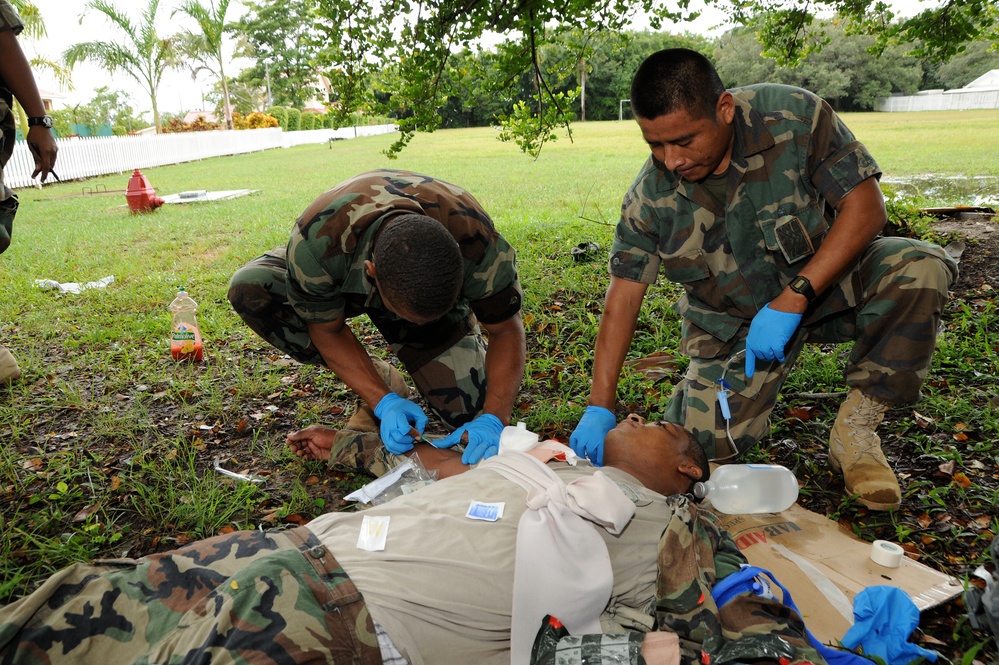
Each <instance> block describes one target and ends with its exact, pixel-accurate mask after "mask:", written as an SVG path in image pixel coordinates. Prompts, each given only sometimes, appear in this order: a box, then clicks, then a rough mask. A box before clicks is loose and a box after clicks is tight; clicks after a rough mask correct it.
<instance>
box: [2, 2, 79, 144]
mask: <svg viewBox="0 0 999 665" xmlns="http://www.w3.org/2000/svg"><path fill="white" fill-rule="evenodd" d="M11 4H12V5H13V6H14V9H16V10H17V13H18V14H19V15H20V17H21V22H22V23H24V30H23V31H22V32H21V38H22V39H23V38H25V37H27V38H28V40H29V41H33V40H35V39H40V38H42V37H45V36H46V35H47V34H48V33H47V32H46V30H45V19H43V18H42V13H41V11H40V10H39V9H38V5H36V4H34V3H33V2H31V0H11ZM28 64H29V65H31V69H32V70H34V71H37V70H39V69H47V70H49V71H50V72H52V73H53V74H54V75H55V78H56V82H57V83H58V84H59V86H60V88H63V89H69V90H72V89H73V84H72V79H71V76H70V74H71V70H70V68H69V67H66V66H65V65H63V64H62V63H60V62H56V61H55V60H51V59H49V58H46V57H44V56H41V55H34V56H33V57H31V58H30V59H29V60H28ZM14 109H15V112H16V113H17V121H18V124H19V125H20V126H21V127H22V128H26V127H27V126H28V124H27V123H28V116H27V114H26V113H25V112H24V109H23V108H22V107H21V104H20V102H17V100H15V104H14Z"/></svg>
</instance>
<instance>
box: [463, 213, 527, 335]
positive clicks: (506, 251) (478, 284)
mask: <svg viewBox="0 0 999 665" xmlns="http://www.w3.org/2000/svg"><path fill="white" fill-rule="evenodd" d="M462 296H464V297H465V298H466V299H467V300H468V302H469V305H470V306H471V308H472V311H473V312H475V316H476V317H477V318H478V319H479V321H481V322H482V323H485V324H490V323H499V322H500V321H505V320H506V319H509V318H510V317H511V316H513V315H514V314H516V313H517V312H519V311H520V307H521V304H522V301H523V291H522V290H521V287H520V279H519V278H518V276H517V253H516V251H515V250H514V249H513V247H512V246H511V245H510V243H509V242H507V240H506V238H504V237H503V236H501V235H500V234H499V233H495V232H494V233H493V234H492V238H491V242H489V243H487V245H486V247H485V250H484V251H483V253H482V254H481V256H480V257H479V259H478V260H477V261H476V262H475V263H474V264H466V266H465V283H464V285H463V286H462Z"/></svg>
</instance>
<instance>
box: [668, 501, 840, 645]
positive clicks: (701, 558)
mask: <svg viewBox="0 0 999 665" xmlns="http://www.w3.org/2000/svg"><path fill="white" fill-rule="evenodd" d="M667 501H669V502H671V503H672V504H673V508H674V511H673V518H672V519H671V520H670V522H669V524H667V526H666V529H665V531H663V535H662V538H661V539H660V541H659V579H658V587H657V591H656V594H657V598H658V602H657V604H656V621H657V626H658V629H659V630H670V631H673V632H675V633H677V634H678V635H679V636H680V637H681V639H683V640H690V641H692V642H695V643H700V644H701V650H702V652H703V653H704V654H706V656H707V660H706V661H704V662H712V663H714V662H746V661H754V660H758V659H767V660H775V661H780V662H786V663H788V664H794V663H808V662H811V663H824V662H825V661H824V660H823V659H822V658H821V656H819V655H818V653H817V652H816V651H815V650H814V649H813V648H812V647H811V645H810V643H809V641H808V636H807V634H806V632H805V625H804V622H803V621H802V619H801V617H800V616H799V615H798V613H797V612H794V611H793V610H791V609H790V608H789V607H787V606H785V605H784V604H783V603H782V602H780V601H779V600H776V599H773V598H770V599H768V598H763V597H759V596H755V595H753V594H750V593H744V594H740V595H738V596H736V597H735V598H733V599H732V600H730V601H729V602H728V603H726V604H725V606H724V607H723V608H722V609H721V610H719V608H718V606H717V605H716V604H715V601H714V599H713V598H712V596H711V590H712V588H713V586H714V584H715V583H716V582H717V581H718V580H721V579H724V578H725V577H726V576H728V575H730V574H732V573H734V572H735V571H737V570H738V569H739V566H741V565H742V564H743V563H746V559H745V557H744V556H743V555H742V554H741V553H740V552H739V549H738V547H737V546H736V544H735V542H734V541H733V540H732V537H731V536H730V535H729V534H728V533H727V532H726V531H724V530H723V529H722V528H721V527H720V526H719V525H718V523H717V518H715V516H714V515H712V514H711V513H710V512H709V511H707V510H704V509H702V508H700V506H698V505H696V504H693V503H692V502H691V501H690V500H689V498H688V497H686V496H675V497H670V498H669V499H667Z"/></svg>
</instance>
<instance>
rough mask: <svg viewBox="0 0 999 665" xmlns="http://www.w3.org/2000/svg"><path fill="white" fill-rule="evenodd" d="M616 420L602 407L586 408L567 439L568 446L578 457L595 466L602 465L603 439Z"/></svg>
mask: <svg viewBox="0 0 999 665" xmlns="http://www.w3.org/2000/svg"><path fill="white" fill-rule="evenodd" d="M616 424H617V418H615V417H614V414H613V413H611V412H610V411H608V410H607V409H605V408H604V407H602V406H588V407H586V411H583V417H582V418H580V419H579V424H578V425H576V429H574V430H572V436H570V437H569V446H570V447H571V448H572V451H573V452H574V453H576V454H577V455H579V456H580V457H585V458H586V459H588V460H590V461H591V462H593V463H594V464H596V465H597V466H603V465H604V437H606V436H607V432H609V431H611V430H612V429H614V425H616Z"/></svg>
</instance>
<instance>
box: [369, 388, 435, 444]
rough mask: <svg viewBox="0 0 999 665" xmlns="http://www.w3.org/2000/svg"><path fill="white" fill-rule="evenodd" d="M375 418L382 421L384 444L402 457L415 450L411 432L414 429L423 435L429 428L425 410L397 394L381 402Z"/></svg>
mask: <svg viewBox="0 0 999 665" xmlns="http://www.w3.org/2000/svg"><path fill="white" fill-rule="evenodd" d="M375 417H376V418H378V419H379V420H381V421H382V423H381V427H380V431H381V436H382V443H383V444H385V447H386V448H387V449H388V451H389V452H390V453H392V454H394V455H402V454H403V453H405V452H406V451H408V450H412V449H413V436H412V435H411V434H410V431H411V430H412V429H413V428H414V427H415V428H416V431H417V432H419V433H420V434H421V435H422V434H423V430H425V429H426V428H427V416H426V414H424V413H423V409H421V408H420V407H419V406H417V405H416V404H413V403H412V402H410V401H409V400H408V399H403V398H402V397H400V396H399V395H397V394H396V393H388V394H387V395H385V397H382V398H381V400H379V402H378V406H376V407H375Z"/></svg>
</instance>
